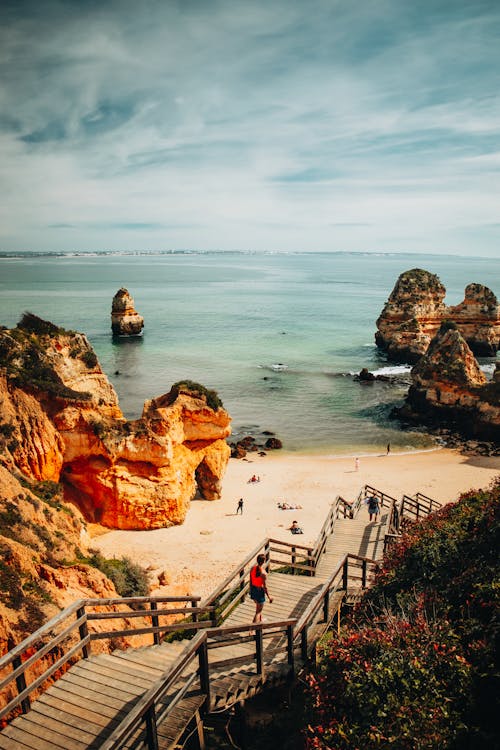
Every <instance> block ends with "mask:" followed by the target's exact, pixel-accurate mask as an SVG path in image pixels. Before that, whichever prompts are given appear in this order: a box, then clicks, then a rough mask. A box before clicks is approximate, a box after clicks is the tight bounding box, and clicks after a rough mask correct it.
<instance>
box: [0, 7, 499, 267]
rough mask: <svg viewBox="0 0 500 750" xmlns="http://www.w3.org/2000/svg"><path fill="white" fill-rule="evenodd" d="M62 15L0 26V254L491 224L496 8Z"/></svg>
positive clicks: (485, 245) (411, 233)
mask: <svg viewBox="0 0 500 750" xmlns="http://www.w3.org/2000/svg"><path fill="white" fill-rule="evenodd" d="M23 7H24V11H23ZM62 7H63V6H62V5H59V4H55V3H48V2H47V3H46V2H44V1H43V0H42V2H41V3H38V4H37V5H33V6H30V5H29V4H22V5H21V6H19V8H20V10H19V13H18V14H17V15H16V14H15V13H11V14H10V16H9V17H8V19H7V23H4V24H3V29H4V31H3V32H2V36H1V38H0V50H1V51H0V75H1V80H2V81H3V86H1V87H0V111H1V112H2V113H3V114H2V118H0V127H2V128H3V136H2V138H1V139H0V158H1V166H0V184H1V185H2V192H3V195H4V200H3V202H2V206H1V208H0V220H1V228H0V250H1V249H3V250H15V249H20V248H24V249H29V248H32V249H100V248H103V247H107V248H109V247H110V243H112V246H113V247H115V248H117V249H119V248H123V249H134V248H136V247H140V248H151V249H163V248H168V247H176V246H177V247H178V246H182V247H199V248H209V247H218V248H222V249H224V248H236V247H240V248H242V249H246V248H252V249H261V248H262V249H264V248H269V247H271V246H272V247H276V248H279V249H282V250H286V249H295V250H296V249H318V250H328V249H332V250H341V249H358V250H363V249H366V248H370V249H391V250H397V249H401V250H420V249H422V250H425V249H427V250H432V251H435V250H436V248H435V239H434V237H435V233H436V232H439V235H440V243H441V247H440V248H439V249H440V250H442V251H444V252H457V251H458V252H463V253H465V252H467V249H468V247H469V243H470V241H471V234H470V227H471V226H474V225H476V224H477V225H478V226H479V225H493V224H494V223H495V221H496V216H497V208H496V206H497V205H498V192H499V179H498V136H499V130H500V117H499V115H500V95H499V93H498V92H499V88H498V85H495V82H496V77H497V72H496V71H497V70H498V62H499V60H498V57H499V53H498V49H497V44H496V32H495V29H496V28H497V27H498V24H499V19H500V11H498V10H496V8H495V6H494V4H491V8H490V7H489V6H488V5H487V4H486V3H484V4H478V5H477V7H476V10H475V11H474V9H473V8H472V6H469V5H468V4H467V3H464V5H463V6H462V5H460V4H459V3H457V2H450V3H448V4H446V5H445V6H444V7H445V8H447V10H445V12H441V13H438V12H437V11H436V12H435V11H434V6H433V4H432V3H430V2H429V4H428V6H427V4H426V3H423V4H421V6H420V8H419V12H418V13H417V12H416V10H415V9H414V6H413V4H410V3H409V2H408V3H406V2H403V3H401V2H397V1H396V0H384V2H383V3H376V4H375V3H364V4H361V5H356V6H354V5H353V4H351V3H349V2H348V1H347V0H337V2H326V1H325V2H324V1H322V0H316V1H315V2H314V1H312V2H311V3H310V4H307V5H306V4H303V3H300V2H298V0H297V2H284V1H283V2H276V3H272V4H267V5H266V4H264V2H249V3H245V4H241V3H236V4H235V3H229V2H225V0H221V1H220V2H213V3H203V2H194V1H193V2H187V1H186V2H185V3H181V4H178V5H174V4H173V3H159V4H157V3H153V2H145V3H143V4H133V3H131V2H130V3H128V2H126V3H123V2H122V3H116V4H113V3H110V4H104V5H98V4H96V5H95V6H94V7H93V9H92V5H89V8H90V10H87V12H85V13H83V12H82V10H81V9H82V7H83V6H81V5H80V4H78V3H75V5H74V6H73V7H74V13H73V14H71V15H68V14H67V13H66V14H64V15H62V13H61V9H62ZM30 8H31V10H30ZM485 8H486V10H485ZM21 138H24V140H22V139H21ZM495 141H496V145H495ZM106 227H108V229H106ZM120 227H122V228H120ZM461 227H468V228H469V229H468V231H467V232H464V233H463V235H461V234H460V228H461ZM141 228H143V229H141ZM497 241H498V236H497V237H496V238H495V233H494V231H491V232H488V233H487V234H483V235H482V236H481V239H480V242H481V243H482V247H481V253H482V254H489V253H490V254H494V253H495V252H496V248H497V244H495V243H496V242H497ZM398 243H399V244H398ZM475 251H476V252H477V246H476V248H475Z"/></svg>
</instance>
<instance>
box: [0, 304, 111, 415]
mask: <svg viewBox="0 0 500 750" xmlns="http://www.w3.org/2000/svg"><path fill="white" fill-rule="evenodd" d="M54 336H65V337H73V338H74V339H75V341H74V343H73V347H72V351H73V352H74V356H76V355H77V354H79V355H80V356H81V357H82V359H83V361H85V363H86V364H87V367H90V363H91V362H94V361H95V362H97V357H96V356H95V354H94V352H92V350H88V349H85V348H83V347H82V346H81V343H80V342H79V341H78V337H77V334H75V333H74V332H73V331H66V330H65V329H64V328H59V327H58V326H56V325H54V324H53V323H50V322H49V321H47V320H42V318H39V317H38V316H37V315H34V314H33V313H30V312H26V313H24V315H23V316H22V318H21V320H20V321H19V323H18V325H17V327H16V328H13V329H11V330H8V329H2V330H0V367H3V368H5V372H6V375H7V378H8V379H9V380H11V381H13V383H14V384H15V385H16V386H18V387H19V388H26V389H33V390H37V391H42V392H45V393H48V394H50V395H51V396H56V397H59V398H63V399H67V400H69V401H88V400H89V399H90V398H91V395H90V393H87V392H80V391H75V390H73V389H72V388H69V387H68V386H66V385H65V384H64V383H63V381H62V380H61V378H60V376H59V375H58V374H57V372H56V371H55V369H54V366H53V364H52V363H51V362H50V360H49V358H48V356H47V348H48V343H49V341H50V339H51V338H52V337H54ZM92 355H93V357H92Z"/></svg>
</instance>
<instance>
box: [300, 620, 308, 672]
mask: <svg viewBox="0 0 500 750" xmlns="http://www.w3.org/2000/svg"><path fill="white" fill-rule="evenodd" d="M300 652H301V656H302V661H303V662H304V664H305V663H306V662H307V660H308V655H307V625H306V626H305V627H304V628H303V630H302V634H301V639H300Z"/></svg>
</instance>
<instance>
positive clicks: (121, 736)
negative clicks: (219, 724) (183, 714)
mask: <svg viewBox="0 0 500 750" xmlns="http://www.w3.org/2000/svg"><path fill="white" fill-rule="evenodd" d="M206 640H207V633H206V631H203V632H202V633H198V635H196V636H195V637H194V638H193V639H192V640H191V641H190V642H189V644H188V645H187V646H186V648H185V649H184V650H183V652H182V653H181V654H180V655H179V656H178V657H177V659H176V660H175V662H174V663H173V664H172V665H171V666H170V667H169V668H168V670H166V671H165V672H163V674H162V675H161V676H160V677H159V678H158V679H157V680H156V682H155V683H154V684H153V685H152V686H151V687H150V688H149V690H147V691H146V692H145V693H144V695H143V696H142V698H141V699H140V700H139V701H138V702H137V703H136V704H135V706H134V707H133V708H132V709H131V710H130V711H129V712H128V714H127V715H126V716H125V717H124V718H123V719H122V721H121V722H120V724H119V725H118V726H117V727H116V728H115V729H114V730H113V732H112V733H111V734H110V736H109V737H108V739H107V740H105V741H104V742H103V743H102V744H101V745H100V750H115V748H119V747H121V745H122V744H123V743H125V742H126V741H127V740H128V739H129V737H130V735H131V734H132V732H134V731H135V730H136V729H137V726H138V725H139V724H141V723H142V721H143V718H144V716H145V714H146V712H147V711H148V710H149V709H150V708H151V706H152V705H153V704H154V703H155V701H157V700H159V699H160V698H162V697H163V695H165V693H166V692H167V691H168V689H169V688H170V687H172V686H173V683H174V682H175V680H176V679H177V678H178V677H179V676H180V675H181V674H182V673H183V672H184V670H185V669H186V667H187V666H188V664H189V663H190V662H191V661H194V659H195V658H196V657H197V656H198V650H199V648H200V646H201V644H203V643H205V642H206ZM183 688H184V686H183V687H182V688H181V691H182V689H183Z"/></svg>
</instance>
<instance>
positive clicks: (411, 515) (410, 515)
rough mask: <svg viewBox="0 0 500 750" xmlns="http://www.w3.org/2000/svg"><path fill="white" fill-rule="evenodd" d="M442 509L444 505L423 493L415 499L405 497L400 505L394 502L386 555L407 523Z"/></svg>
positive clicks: (385, 542)
mask: <svg viewBox="0 0 500 750" xmlns="http://www.w3.org/2000/svg"><path fill="white" fill-rule="evenodd" d="M441 507H442V503H439V502H438V501H437V500H433V499H432V498H430V497H427V495H423V494H422V493H421V492H417V494H416V495H415V496H414V497H411V496H410V495H403V498H402V500H401V502H400V503H397V502H393V504H392V507H391V512H390V516H389V523H388V527H387V533H386V535H385V539H384V553H385V552H387V549H388V548H389V546H390V545H391V544H393V543H394V542H396V541H397V540H398V539H399V538H400V536H401V533H402V532H403V530H404V527H405V523H407V522H408V521H411V522H415V521H419V520H421V519H422V518H425V517H426V516H428V515H429V513H433V512H434V511H435V510H439V508H441Z"/></svg>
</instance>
